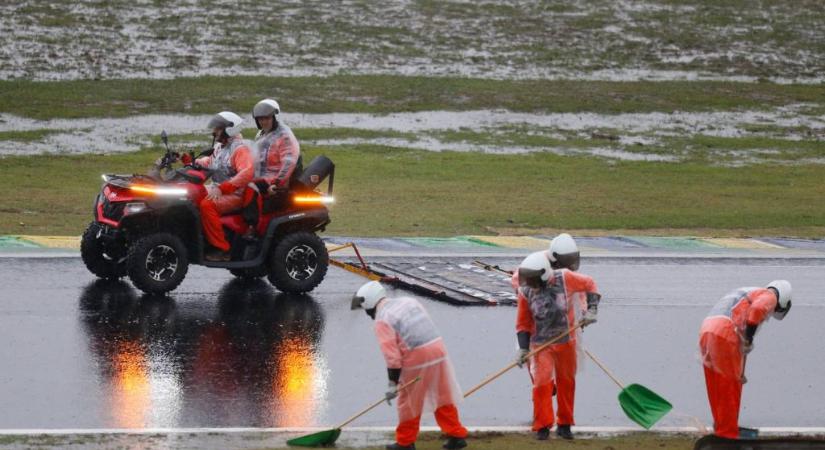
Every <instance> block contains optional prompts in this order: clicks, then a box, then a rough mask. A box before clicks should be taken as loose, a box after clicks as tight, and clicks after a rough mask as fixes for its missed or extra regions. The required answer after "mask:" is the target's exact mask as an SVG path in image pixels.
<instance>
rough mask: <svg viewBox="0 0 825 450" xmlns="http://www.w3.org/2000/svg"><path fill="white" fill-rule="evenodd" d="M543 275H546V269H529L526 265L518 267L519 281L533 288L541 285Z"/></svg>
mask: <svg viewBox="0 0 825 450" xmlns="http://www.w3.org/2000/svg"><path fill="white" fill-rule="evenodd" d="M542 275H544V269H528V268H526V267H519V269H518V279H519V283H521V284H524V285H527V286H529V287H531V288H537V287H539V286H541V276H542Z"/></svg>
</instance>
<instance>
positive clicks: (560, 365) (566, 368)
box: [530, 341, 577, 431]
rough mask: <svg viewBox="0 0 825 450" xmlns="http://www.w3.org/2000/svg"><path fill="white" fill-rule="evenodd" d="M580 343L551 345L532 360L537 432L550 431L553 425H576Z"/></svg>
mask: <svg viewBox="0 0 825 450" xmlns="http://www.w3.org/2000/svg"><path fill="white" fill-rule="evenodd" d="M576 364H577V361H576V342H575V341H570V342H566V343H564V344H557V345H551V346H550V348H548V349H546V350H543V351H541V352H539V353H538V354H537V355H535V356H533V358H532V360H531V361H530V372H531V375H532V376H533V431H538V430H540V429H542V428H545V427H547V428H550V427H552V426H553V423H554V422H555V423H558V424H559V425H574V424H575V423H576V422H575V421H574V420H573V404H574V403H575V400H576ZM554 381H555V386H556V402H557V403H558V412H557V414H556V416H555V421H554V417H553V384H554Z"/></svg>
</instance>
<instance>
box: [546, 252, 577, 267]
mask: <svg viewBox="0 0 825 450" xmlns="http://www.w3.org/2000/svg"><path fill="white" fill-rule="evenodd" d="M553 256H554V257H555V258H556V260H555V261H553V262H551V265H552V266H553V268H554V269H570V270H572V271H574V272H575V271H577V270H579V252H575V253H568V254H566V255H559V254H558V253H554V254H553Z"/></svg>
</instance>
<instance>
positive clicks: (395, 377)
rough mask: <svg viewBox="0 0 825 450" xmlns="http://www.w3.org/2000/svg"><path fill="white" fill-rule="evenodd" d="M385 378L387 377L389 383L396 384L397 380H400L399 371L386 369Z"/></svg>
mask: <svg viewBox="0 0 825 450" xmlns="http://www.w3.org/2000/svg"><path fill="white" fill-rule="evenodd" d="M387 377H389V379H390V381H393V382H395V383H398V380H400V379H401V369H390V368H387Z"/></svg>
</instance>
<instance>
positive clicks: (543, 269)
mask: <svg viewBox="0 0 825 450" xmlns="http://www.w3.org/2000/svg"><path fill="white" fill-rule="evenodd" d="M551 273H553V269H552V268H551V267H550V262H549V261H547V256H546V255H545V254H544V252H535V253H530V254H529V255H527V257H526V258H524V261H522V262H521V264H519V265H518V278H519V282H520V283H527V284H538V282H539V280H541V281H542V282H546V281H547V280H549V279H550V274H551Z"/></svg>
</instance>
